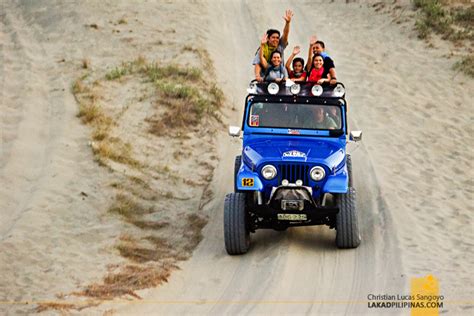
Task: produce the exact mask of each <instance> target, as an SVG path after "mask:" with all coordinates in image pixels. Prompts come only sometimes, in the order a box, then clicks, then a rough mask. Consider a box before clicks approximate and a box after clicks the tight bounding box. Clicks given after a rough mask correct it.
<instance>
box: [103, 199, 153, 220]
mask: <svg viewBox="0 0 474 316" xmlns="http://www.w3.org/2000/svg"><path fill="white" fill-rule="evenodd" d="M108 211H109V212H110V213H115V214H118V215H120V216H122V217H124V218H125V219H127V221H130V220H134V219H135V218H136V217H137V216H138V215H145V214H150V213H153V209H152V208H147V207H145V206H143V205H142V204H140V203H138V202H137V201H136V200H135V199H133V198H131V197H130V196H128V195H125V194H122V193H118V194H117V195H116V196H115V199H114V202H113V204H112V205H111V206H110V207H109V210H108Z"/></svg>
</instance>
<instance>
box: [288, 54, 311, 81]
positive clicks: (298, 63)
mask: <svg viewBox="0 0 474 316" xmlns="http://www.w3.org/2000/svg"><path fill="white" fill-rule="evenodd" d="M299 53H300V47H299V46H295V47H294V48H293V52H292V53H291V55H290V57H288V60H287V61H286V64H285V67H286V70H287V71H288V77H289V78H290V80H292V81H293V82H304V81H306V71H304V59H303V58H301V57H296V58H295V56H296V55H298V54H299ZM290 65H293V70H291V68H290Z"/></svg>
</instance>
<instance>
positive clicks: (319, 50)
mask: <svg viewBox="0 0 474 316" xmlns="http://www.w3.org/2000/svg"><path fill="white" fill-rule="evenodd" d="M325 49H326V46H325V45H324V42H323V41H318V40H317V39H316V36H314V35H313V36H311V37H310V39H309V51H308V63H307V64H306V71H308V72H309V69H310V68H311V66H312V64H313V56H314V55H315V54H319V55H321V56H322V57H323V61H324V69H325V70H326V71H327V72H328V73H329V75H330V82H329V84H332V85H334V84H336V83H337V78H336V66H335V65H334V61H333V60H332V58H331V57H329V55H328V54H327V53H326V51H325ZM324 77H326V76H324Z"/></svg>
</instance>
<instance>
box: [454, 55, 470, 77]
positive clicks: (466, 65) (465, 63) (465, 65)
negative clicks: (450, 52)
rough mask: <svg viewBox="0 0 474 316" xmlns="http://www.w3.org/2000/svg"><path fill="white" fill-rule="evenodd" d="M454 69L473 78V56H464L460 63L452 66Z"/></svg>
mask: <svg viewBox="0 0 474 316" xmlns="http://www.w3.org/2000/svg"><path fill="white" fill-rule="evenodd" d="M454 69H455V70H458V71H462V72H464V73H465V74H466V75H468V76H470V77H471V78H474V55H473V54H471V55H468V56H464V57H463V58H462V59H461V60H460V61H458V62H456V63H455V64H454Z"/></svg>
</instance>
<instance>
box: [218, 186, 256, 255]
mask: <svg viewBox="0 0 474 316" xmlns="http://www.w3.org/2000/svg"><path fill="white" fill-rule="evenodd" d="M247 216H248V215H247V210H246V207H245V194H244V193H229V194H227V195H226V197H225V203H224V241H225V249H226V250H227V253H228V254H229V255H241V254H244V253H246V252H247V251H248V250H249V247H250V232H249V230H248V226H247Z"/></svg>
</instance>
